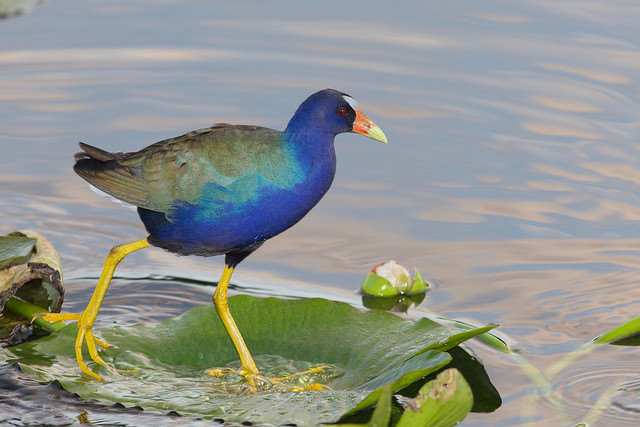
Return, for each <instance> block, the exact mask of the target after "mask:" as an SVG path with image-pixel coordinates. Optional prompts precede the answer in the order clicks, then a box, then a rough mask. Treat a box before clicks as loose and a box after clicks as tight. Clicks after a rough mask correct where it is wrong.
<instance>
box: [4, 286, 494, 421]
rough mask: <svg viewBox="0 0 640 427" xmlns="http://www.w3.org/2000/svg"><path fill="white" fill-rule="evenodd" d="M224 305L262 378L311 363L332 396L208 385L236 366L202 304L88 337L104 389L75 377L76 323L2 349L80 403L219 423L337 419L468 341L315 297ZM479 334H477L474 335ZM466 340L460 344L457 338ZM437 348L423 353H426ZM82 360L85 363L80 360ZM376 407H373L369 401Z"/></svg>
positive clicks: (211, 312) (235, 300)
mask: <svg viewBox="0 0 640 427" xmlns="http://www.w3.org/2000/svg"><path fill="white" fill-rule="evenodd" d="M229 306H230V309H231V312H232V313H233V315H234V317H235V319H236V321H237V323H238V326H239V328H240V330H241V331H242V333H243V336H244V338H245V340H246V343H247V345H248V347H249V348H250V349H251V351H252V353H253V355H254V358H255V360H256V363H257V364H258V367H260V369H261V372H262V373H263V374H264V375H269V376H277V375H280V374H282V373H292V372H295V371H300V370H304V369H308V368H309V367H312V366H317V365H331V366H332V368H331V369H329V370H328V371H327V372H326V373H324V374H323V373H321V374H317V375H319V377H314V378H312V381H319V382H323V383H325V384H327V385H328V386H330V387H331V388H332V390H324V391H316V392H299V393H291V392H286V393H283V392H280V391H277V390H274V391H263V392H260V393H258V394H257V395H253V396H246V395H245V394H243V393H242V385H243V384H244V380H242V379H241V378H238V376H236V375H229V376H228V377H222V378H212V377H209V376H207V375H204V374H203V372H204V370H206V369H208V368H212V367H217V368H225V367H227V368H228V367H231V368H238V367H239V362H238V361H237V359H238V356H237V354H236V351H235V348H234V347H233V345H232V343H231V341H230V339H229V337H228V335H227V333H226V331H225V329H224V327H223V325H222V323H221V322H220V319H219V317H218V314H217V312H216V311H215V309H214V308H213V306H200V307H196V308H194V309H191V310H189V311H187V312H186V313H184V314H183V315H182V316H180V317H178V318H175V319H168V320H166V321H164V322H162V323H159V324H154V325H135V326H131V327H113V328H104V329H100V330H96V331H95V332H96V334H97V335H99V336H100V337H101V338H103V339H104V340H106V341H107V342H109V343H111V344H114V345H115V346H116V347H114V348H110V349H106V350H103V351H102V352H101V356H102V357H103V359H104V360H105V361H106V362H107V363H108V364H110V365H113V366H115V367H116V368H119V369H131V368H135V369H138V370H139V371H138V372H137V373H118V372H115V371H111V370H105V369H103V368H100V367H98V370H99V372H100V374H101V375H102V376H103V377H104V378H105V380H106V381H104V382H95V381H93V380H89V379H88V378H86V377H83V376H82V374H81V373H80V370H79V368H78V367H77V364H76V361H75V357H74V351H73V345H74V342H75V336H76V331H77V328H76V326H75V324H72V325H70V326H69V327H67V328H65V329H63V330H62V331H60V332H58V333H56V334H53V335H51V336H48V337H45V338H42V339H40V340H37V341H33V342H29V343H26V344H23V345H20V346H18V347H14V348H9V349H4V350H2V351H0V359H4V360H5V361H6V362H18V363H19V364H20V366H21V368H22V369H23V371H25V372H27V373H29V374H30V375H32V376H34V377H36V378H37V379H38V380H39V381H43V382H50V381H54V380H58V381H59V382H60V383H61V384H62V385H63V386H64V387H65V388H66V389H67V390H69V391H71V392H75V393H78V394H79V395H80V396H82V397H83V398H93V399H97V400H98V401H101V402H105V403H113V402H119V403H122V404H124V405H127V406H133V405H137V406H140V407H143V408H146V409H155V410H158V411H162V412H169V411H176V412H178V413H180V414H183V415H190V416H199V417H205V418H212V417H221V418H224V419H225V420H226V421H251V422H254V423H278V424H281V423H297V424H300V425H309V424H312V425H315V424H318V423H322V422H335V421H336V420H337V419H338V418H340V415H341V414H343V413H345V412H347V411H348V410H350V409H351V408H353V407H355V406H356V404H357V403H358V402H359V401H361V400H362V399H363V398H365V397H366V396H367V395H369V394H370V393H371V392H372V391H374V390H375V389H377V388H379V387H382V386H384V385H385V384H387V383H394V382H397V381H399V380H402V379H403V378H405V380H403V381H404V382H407V381H409V382H410V381H415V380H417V379H420V378H422V377H424V375H426V374H425V372H427V373H428V372H432V371H434V370H436V369H439V368H440V367H441V366H442V365H443V364H444V363H447V361H448V360H449V359H450V356H449V355H448V354H447V353H443V352H441V351H437V350H439V349H440V348H448V346H449V344H452V345H455V344H453V343H454V342H457V343H459V342H461V341H463V340H464V339H469V338H471V337H473V336H474V331H469V330H462V329H459V328H455V327H453V328H447V327H444V326H441V325H439V324H437V323H435V322H433V321H430V320H428V319H421V320H420V321H418V322H412V321H408V320H404V319H402V318H400V317H397V316H395V315H393V314H390V313H386V312H381V311H360V310H358V309H356V308H354V307H352V306H350V305H348V304H345V303H336V302H331V301H327V300H323V299H305V300H281V299H277V298H255V297H250V296H244V295H241V296H234V297H232V298H229ZM484 330H486V328H479V329H477V330H475V334H476V335H477V334H479V333H482V332H483V331H484ZM463 336H464V339H463ZM432 347H433V348H436V349H437V350H431V351H429V349H430V348H432ZM87 358H88V357H87ZM374 403H375V400H374Z"/></svg>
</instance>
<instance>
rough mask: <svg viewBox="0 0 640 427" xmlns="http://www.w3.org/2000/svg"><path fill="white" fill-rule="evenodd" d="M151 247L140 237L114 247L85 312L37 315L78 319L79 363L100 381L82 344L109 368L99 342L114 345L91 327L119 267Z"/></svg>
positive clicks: (99, 361) (76, 346)
mask: <svg viewBox="0 0 640 427" xmlns="http://www.w3.org/2000/svg"><path fill="white" fill-rule="evenodd" d="M148 246H149V242H147V239H140V240H136V241H135V242H131V243H125V244H124V245H119V246H114V247H113V248H112V249H111V252H109V256H107V259H106V260H105V262H104V267H103V268H102V274H100V279H99V280H98V285H97V286H96V289H95V291H93V296H92V297H91V300H90V301H89V304H88V305H87V308H86V309H85V310H84V311H83V312H82V313H43V314H38V315H37V316H38V317H42V318H43V319H44V320H46V321H47V322H58V321H60V320H77V321H78V335H77V337H76V343H75V352H76V360H77V361H78V365H79V366H80V369H82V372H84V373H85V374H87V375H89V376H90V377H93V378H95V379H97V380H102V377H101V376H100V375H98V374H96V373H95V372H93V371H91V370H90V369H89V367H88V366H87V364H86V363H85V362H84V360H83V359H82V343H83V342H84V341H86V343H87V349H88V350H89V355H90V356H91V359H93V361H94V362H96V363H97V364H99V365H101V366H104V367H105V368H106V367H107V364H106V363H105V362H104V360H102V358H101V357H100V355H99V354H98V349H97V347H96V345H98V346H100V347H102V348H108V347H111V345H110V344H108V343H106V342H104V341H102V340H99V339H98V338H96V337H94V336H93V332H92V331H91V328H92V327H93V323H94V322H95V320H96V317H97V316H98V311H99V310H100V306H101V305H102V301H103V300H104V296H105V294H106V293H107V289H108V288H109V283H111V278H112V277H113V273H114V271H115V269H116V266H117V265H118V264H119V263H120V261H122V259H123V258H124V257H126V256H127V255H129V254H130V253H131V252H134V251H137V250H138V249H143V248H146V247H148Z"/></svg>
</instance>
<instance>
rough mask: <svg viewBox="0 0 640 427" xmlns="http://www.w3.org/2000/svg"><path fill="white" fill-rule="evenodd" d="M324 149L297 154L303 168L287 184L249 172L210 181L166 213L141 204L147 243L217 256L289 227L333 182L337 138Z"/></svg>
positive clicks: (171, 249) (174, 249)
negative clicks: (225, 181) (225, 182)
mask: <svg viewBox="0 0 640 427" xmlns="http://www.w3.org/2000/svg"><path fill="white" fill-rule="evenodd" d="M316 147H317V145H316ZM325 148H326V149H325V150H323V151H325V152H324V153H318V152H315V153H307V154H308V155H302V152H301V151H299V152H296V153H295V157H296V158H298V159H299V164H300V165H302V166H303V167H301V168H298V170H299V171H300V172H299V174H300V176H299V177H298V178H299V179H297V180H296V181H297V183H296V184H295V185H293V186H291V187H289V188H283V187H280V186H278V185H276V184H274V183H273V182H272V181H268V180H266V179H264V178H263V177H262V176H261V175H259V174H251V175H245V176H243V177H242V178H240V179H238V180H236V181H234V182H233V183H232V184H231V185H228V186H226V187H223V186H221V185H218V184H216V183H209V184H206V185H205V186H203V187H202V189H201V191H200V196H199V197H198V198H197V199H196V200H194V201H192V202H187V201H183V200H176V201H174V202H173V203H172V206H171V208H170V209H169V212H168V213H166V214H165V213H162V212H155V211H151V210H148V209H144V208H139V209H138V212H139V215H140V219H141V220H142V222H143V223H144V225H145V227H146V228H147V231H148V232H149V234H150V237H149V242H150V243H151V244H153V245H155V246H159V247H162V248H164V249H167V250H169V251H171V252H176V253H179V254H183V255H200V256H213V255H220V254H225V253H228V252H230V251H234V250H238V249H241V248H243V247H247V246H250V245H253V244H256V243H258V242H262V241H264V240H266V239H269V238H271V237H273V236H275V235H277V234H279V233H281V232H283V231H285V230H286V229H288V228H289V227H291V226H292V225H294V224H295V223H297V222H298V221H300V220H301V219H302V217H304V216H305V215H306V214H307V212H309V210H311V208H313V207H314V206H315V205H316V204H317V203H318V202H319V201H320V199H321V198H322V197H323V196H324V194H325V193H326V192H327V190H328V189H329V187H330V186H331V182H332V180H333V176H334V174H335V153H334V151H333V141H332V140H331V143H330V144H326V145H325ZM316 151H317V150H316ZM289 182H291V180H289Z"/></svg>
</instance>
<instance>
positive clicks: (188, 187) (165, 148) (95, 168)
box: [74, 124, 286, 212]
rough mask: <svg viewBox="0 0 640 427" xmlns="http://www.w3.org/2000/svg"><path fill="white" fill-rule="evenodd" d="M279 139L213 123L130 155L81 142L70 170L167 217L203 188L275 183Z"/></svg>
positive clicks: (275, 135)
mask: <svg viewBox="0 0 640 427" xmlns="http://www.w3.org/2000/svg"><path fill="white" fill-rule="evenodd" d="M280 138H281V133H280V132H278V131H275V130H273V129H267V128H263V127H258V126H233V125H228V124H218V125H216V126H213V127H210V128H205V129H200V130H196V131H193V132H189V133H187V134H185V135H182V136H179V137H176V138H171V139H166V140H163V141H160V142H157V143H155V144H153V145H150V146H149V147H147V148H144V149H142V150H140V151H138V152H135V153H110V152H107V151H104V150H101V149H99V148H96V147H92V146H90V145H87V144H83V143H81V144H80V147H81V148H82V149H83V152H81V153H78V154H76V155H75V156H74V157H75V159H76V164H75V166H74V170H75V172H76V173H77V174H78V175H80V176H81V177H82V178H84V179H85V180H86V181H87V182H89V183H90V184H91V185H93V186H94V187H96V188H98V189H99V190H102V191H104V192H105V193H107V194H109V195H111V196H113V197H115V198H117V199H120V200H122V201H124V202H127V203H130V204H132V205H134V206H138V207H142V208H146V209H151V210H155V211H159V212H168V210H169V208H170V206H171V204H172V203H173V202H174V201H176V200H182V201H186V202H192V201H194V200H195V199H197V198H198V197H199V196H200V194H201V190H202V187H203V186H204V185H206V184H211V183H214V184H217V185H218V186H221V187H228V186H229V185H231V184H232V183H233V182H235V181H236V180H238V179H240V178H242V177H244V176H247V175H252V174H260V175H263V176H264V177H265V178H266V179H269V176H272V177H273V179H276V180H277V179H278V175H279V174H278V173H274V172H273V171H272V170H271V169H272V165H274V164H279V163H280V164H282V161H281V160H282V158H283V156H284V155H285V154H284V151H283V146H282V143H281V139H280ZM285 163H286V162H285Z"/></svg>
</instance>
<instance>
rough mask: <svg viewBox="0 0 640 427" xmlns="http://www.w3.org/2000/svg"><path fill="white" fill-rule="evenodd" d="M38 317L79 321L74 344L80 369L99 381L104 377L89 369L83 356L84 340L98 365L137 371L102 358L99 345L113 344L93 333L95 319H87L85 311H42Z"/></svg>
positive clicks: (57, 320) (103, 346)
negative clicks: (109, 362) (118, 366)
mask: <svg viewBox="0 0 640 427" xmlns="http://www.w3.org/2000/svg"><path fill="white" fill-rule="evenodd" d="M36 317H40V318H42V319H44V320H45V321H47V322H60V321H63V320H76V321H77V322H78V335H77V336H76V343H75V346H74V348H75V353H76V361H77V362H78V366H80V369H81V370H82V372H84V373H85V374H87V375H89V376H90V377H92V378H94V379H96V380H98V381H102V377H101V376H100V375H98V374H97V373H95V372H93V371H92V370H91V369H89V367H88V366H87V364H86V363H85V362H84V359H83V357H82V344H83V343H84V342H86V343H87V349H88V350H89V355H90V356H91V359H93V361H94V362H96V363H97V364H98V365H100V366H102V367H104V368H106V369H109V370H113V371H117V372H136V370H121V369H115V368H112V367H110V366H109V365H107V363H106V362H105V361H104V360H102V357H100V354H98V347H102V348H110V347H113V345H111V344H109V343H108V342H106V341H103V340H101V339H99V338H96V337H95V336H94V335H93V332H92V331H91V327H92V326H93V321H90V320H89V319H87V318H86V317H85V313H84V312H83V313H40V314H36V315H35V316H34V319H35V318H36Z"/></svg>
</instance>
